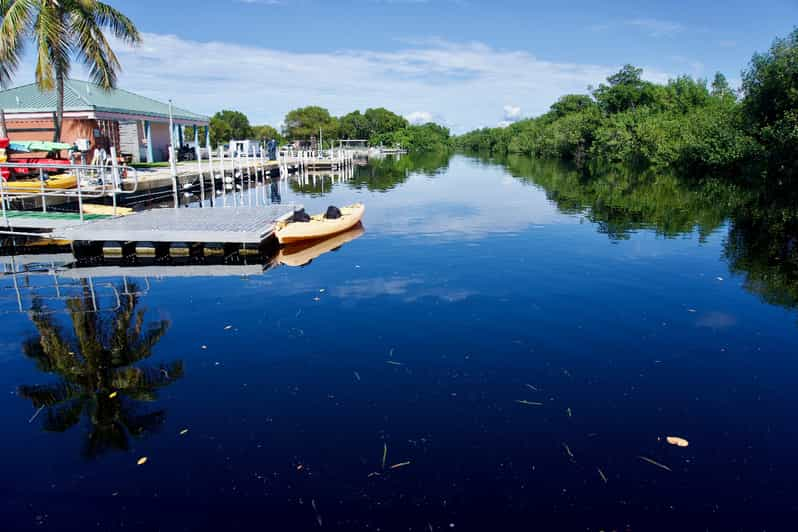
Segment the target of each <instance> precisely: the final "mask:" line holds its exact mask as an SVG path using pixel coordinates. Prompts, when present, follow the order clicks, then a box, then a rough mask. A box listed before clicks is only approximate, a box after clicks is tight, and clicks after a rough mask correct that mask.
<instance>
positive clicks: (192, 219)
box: [53, 205, 295, 244]
mask: <svg viewBox="0 0 798 532" xmlns="http://www.w3.org/2000/svg"><path fill="white" fill-rule="evenodd" d="M294 208H295V206H294V205H269V206H261V207H215V208H214V207H206V208H189V209H153V210H149V211H143V212H137V213H134V214H131V215H129V216H121V217H117V218H108V219H104V220H95V221H92V222H88V223H84V224H81V225H74V226H72V227H65V228H62V229H58V230H56V231H54V232H53V236H54V237H56V238H59V239H64V240H71V241H77V240H82V241H92V242H206V243H207V242H214V243H216V242H222V243H230V244H260V243H261V242H263V240H265V239H266V238H268V237H269V236H270V235H271V234H272V233H273V231H274V227H275V222H276V221H277V220H279V219H280V218H282V217H284V216H287V215H290V214H291V213H292V212H293V210H294Z"/></svg>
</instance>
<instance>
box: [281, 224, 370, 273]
mask: <svg viewBox="0 0 798 532" xmlns="http://www.w3.org/2000/svg"><path fill="white" fill-rule="evenodd" d="M364 232H365V230H364V229H363V225H362V224H360V223H358V224H357V225H355V226H354V227H353V228H351V229H349V230H347V231H344V232H343V233H338V234H337V235H333V236H331V237H329V238H325V239H322V240H306V241H304V242H297V243H295V244H288V245H286V246H284V247H283V248H282V249H280V253H279V254H278V256H277V262H278V263H279V264H284V265H285V266H292V267H297V266H306V265H308V264H310V263H311V261H312V260H313V259H315V258H317V257H319V256H320V255H324V254H325V253H329V252H330V251H336V250H337V249H338V248H340V247H341V246H343V245H344V244H346V243H348V242H351V241H352V240H354V239H356V238H359V237H360V235H362V234H363V233H364Z"/></svg>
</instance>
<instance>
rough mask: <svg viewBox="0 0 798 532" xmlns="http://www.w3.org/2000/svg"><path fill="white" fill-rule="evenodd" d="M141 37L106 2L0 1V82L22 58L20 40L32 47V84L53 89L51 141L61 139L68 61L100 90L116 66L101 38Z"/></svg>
mask: <svg viewBox="0 0 798 532" xmlns="http://www.w3.org/2000/svg"><path fill="white" fill-rule="evenodd" d="M106 32H108V34H109V35H112V36H113V37H115V38H117V39H119V40H120V41H122V42H125V43H129V44H138V43H140V42H141V35H140V34H139V31H138V30H137V29H136V26H135V25H134V24H133V22H132V21H131V20H130V19H129V18H127V17H126V16H125V15H124V14H122V13H121V12H120V11H117V10H116V9H114V8H113V7H111V6H110V5H108V4H106V3H104V2H98V1H96V0H60V1H57V0H0V86H5V85H6V83H7V82H8V80H9V79H10V78H11V76H12V74H13V73H14V72H15V71H16V70H17V67H18V66H19V63H20V62H21V61H22V59H23V57H25V45H26V42H27V41H28V40H30V41H33V43H34V44H35V46H34V49H35V50H36V57H35V60H36V84H37V85H38V87H39V89H40V90H42V91H51V90H55V92H56V104H55V106H56V111H55V133H54V140H55V141H60V140H61V125H62V123H63V120H64V81H65V80H67V79H69V74H70V70H71V67H72V61H73V60H75V59H77V60H78V61H80V62H81V63H83V64H84V65H85V66H87V67H88V70H89V76H90V78H91V80H92V81H93V82H94V83H96V84H98V85H100V86H101V87H102V88H103V89H112V88H114V87H115V86H116V79H117V75H118V73H119V70H120V69H121V65H120V64H119V60H118V59H117V57H116V54H114V51H113V49H112V48H111V43H110V42H108V39H107V38H106Z"/></svg>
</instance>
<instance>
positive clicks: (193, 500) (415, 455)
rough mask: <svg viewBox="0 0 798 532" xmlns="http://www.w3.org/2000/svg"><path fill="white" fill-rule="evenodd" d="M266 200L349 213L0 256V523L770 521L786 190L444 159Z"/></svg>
mask: <svg viewBox="0 0 798 532" xmlns="http://www.w3.org/2000/svg"><path fill="white" fill-rule="evenodd" d="M281 196H282V200H283V201H299V202H302V203H304V204H305V206H306V207H307V208H308V210H309V211H312V212H313V211H319V210H322V209H323V208H326V206H327V205H328V204H345V203H350V202H352V201H353V200H357V201H362V202H364V203H365V204H366V205H367V213H366V217H365V220H364V229H365V231H364V232H363V234H362V235H360V236H359V237H358V235H357V234H353V235H350V236H349V238H352V240H351V241H349V242H348V243H344V244H343V245H342V246H341V247H340V248H338V249H337V250H335V251H334V252H330V253H326V254H322V255H320V256H318V257H316V258H315V259H314V260H313V261H312V262H311V263H310V264H307V265H305V266H303V267H294V266H291V265H290V264H294V263H300V262H304V259H302V260H299V259H296V256H295V257H294V259H296V260H293V261H292V260H291V257H288V258H287V259H286V258H285V257H283V258H284V259H286V260H284V262H285V263H284V264H282V265H277V266H275V267H272V268H269V269H267V270H266V271H263V272H261V270H262V267H261V266H260V265H258V264H255V265H254V266H242V265H231V266H228V267H224V266H220V267H217V268H214V270H213V273H214V275H213V276H211V275H208V274H207V273H206V274H203V270H200V271H199V272H197V271H196V270H192V269H189V268H185V267H177V266H175V267H173V268H172V269H171V270H169V271H170V272H171V274H170V275H160V276H155V275H154V274H152V272H150V273H146V272H145V271H144V270H141V271H142V272H145V273H137V272H136V271H135V270H134V271H132V272H131V270H129V269H128V270H126V272H125V273H126V274H127V276H126V277H124V278H123V277H121V276H120V275H119V273H117V272H116V270H115V269H114V268H110V269H108V268H106V269H102V270H98V269H95V268H78V269H76V268H71V267H65V268H63V269H62V270H60V271H59V273H58V274H57V275H53V273H52V272H51V271H50V270H51V267H48V265H50V266H51V265H52V264H56V265H57V264H59V263H63V262H65V261H66V257H63V256H61V257H58V256H56V257H42V258H40V259H38V260H39V262H42V263H46V264H38V265H37V264H28V265H26V266H25V265H21V263H23V262H25V261H24V260H23V259H22V258H18V259H15V261H16V262H15V265H14V266H11V265H9V264H10V259H8V258H6V259H4V261H5V263H6V264H7V266H6V270H7V271H10V269H11V268H15V269H17V270H22V271H23V273H19V274H17V275H5V276H3V277H2V279H0V282H1V283H2V284H1V285H0V288H2V292H1V294H2V298H0V315H2V324H1V325H0V330H1V331H2V335H0V390H2V392H3V393H2V394H0V423H2V426H3V427H4V430H3V437H2V438H1V439H0V471H2V483H1V484H0V516H2V517H1V519H2V522H3V524H1V525H0V528H2V529H3V530H27V529H36V530H76V529H81V530H88V529H92V530H198V529H212V530H230V529H239V528H241V529H247V530H303V529H319V528H320V529H331V530H418V531H429V530H432V531H438V530H469V529H476V530H553V529H572V528H578V529H583V530H584V529H588V530H600V529H604V530H608V529H612V528H616V529H624V528H625V527H627V526H628V527H630V528H631V529H633V530H648V529H652V528H655V527H656V525H659V526H661V525H662V524H663V523H665V522H678V523H681V525H679V526H676V527H675V528H673V529H692V528H699V527H700V528H702V529H712V530H729V529H744V530H748V529H757V530H761V529H768V530H771V529H790V528H792V527H790V526H786V522H785V521H782V520H781V518H783V517H786V515H787V514H788V513H790V512H794V511H796V509H797V508H796V506H798V503H797V502H796V499H795V488H796V478H798V466H796V459H795V449H796V447H797V446H798V426H796V423H795V416H794V412H795V409H796V406H798V401H797V400H796V395H795V389H796V388H795V382H796V363H795V355H796V353H798V313H796V310H795V301H796V296H798V289H797V288H796V286H798V284H797V281H796V280H797V279H798V275H795V272H796V269H797V268H796V261H795V257H796V251H795V248H796V245H795V242H796V241H795V239H794V235H795V234H796V231H795V222H794V219H795V218H789V217H788V218H785V217H784V216H782V214H783V213H785V212H787V213H789V212H793V213H794V211H789V209H786V210H783V211H779V210H777V209H774V208H773V206H772V203H768V202H767V201H766V200H767V198H764V197H763V196H759V195H757V194H754V193H750V194H749V193H742V192H740V191H739V190H731V191H730V190H726V189H725V188H724V187H720V186H711V185H707V186H702V187H700V188H699V187H696V186H693V187H690V186H687V185H684V184H680V183H679V182H677V181H676V180H673V179H668V178H662V177H659V178H643V177H640V176H636V177H631V178H630V177H628V176H627V177H624V176H611V177H608V178H607V179H604V180H600V181H584V180H582V179H580V178H579V176H577V175H576V174H575V173H572V172H569V171H568V170H564V169H561V168H558V167H556V166H551V165H546V164H542V163H539V162H535V161H531V160H525V159H510V160H508V161H500V162H499V161H484V160H479V159H475V158H467V157H464V156H455V157H453V158H451V159H448V158H441V157H436V156H426V157H420V158H415V159H413V158H405V159H403V160H401V161H399V162H398V163H393V162H384V163H381V164H375V165H373V166H371V167H368V168H362V169H358V170H357V172H356V175H355V177H354V178H353V179H351V180H349V181H346V182H341V183H335V184H332V183H330V182H329V181H326V182H325V183H324V185H322V184H320V183H318V182H317V184H316V185H313V184H308V185H299V184H296V183H293V184H291V186H290V187H288V188H285V189H281ZM775 220H778V223H777V222H776V221H775ZM791 220H792V221H791ZM28 262H30V260H29V259H28ZM278 263H279V260H278V261H275V264H278ZM48 272H49V273H48ZM195 273H199V274H200V275H199V276H194V275H193V274H195ZM56 282H57V283H58V288H56ZM18 294H20V298H19V299H18V297H17V295H18ZM20 308H22V310H23V312H20ZM94 308H97V309H99V312H88V311H89V310H92V309H94ZM37 309H38V311H36V310H37ZM666 436H680V437H683V438H685V439H687V440H688V441H689V447H687V448H678V447H675V446H672V445H669V444H668V443H667V442H666V441H665V437H666ZM142 457H146V458H147V461H146V463H144V464H142V465H137V461H139V459H140V458H142ZM641 457H642V458H641ZM646 459H647V460H646ZM657 464H659V465H657ZM661 466H662V467H661ZM546 523H549V524H546ZM552 523H553V524H552ZM577 525H578V526H577ZM699 525H700V526H699Z"/></svg>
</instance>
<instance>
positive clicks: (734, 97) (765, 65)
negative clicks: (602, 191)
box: [453, 29, 798, 185]
mask: <svg viewBox="0 0 798 532" xmlns="http://www.w3.org/2000/svg"><path fill="white" fill-rule="evenodd" d="M642 73H643V71H642V70H641V69H639V68H636V67H634V66H632V65H626V66H624V67H623V68H622V69H621V70H620V71H619V72H617V73H616V74H613V75H611V76H610V77H608V78H607V82H606V83H602V84H600V85H599V86H598V87H596V88H590V87H589V88H588V90H589V91H590V94H568V95H565V96H563V97H561V98H560V99H559V100H558V101H557V102H555V103H554V104H553V105H552V106H551V108H550V110H549V111H548V112H547V113H545V114H543V115H541V116H538V117H536V118H529V119H524V120H521V121H518V122H515V123H513V124H511V125H510V126H507V127H504V128H502V127H496V128H484V129H479V130H475V131H471V132H469V133H466V134H464V135H461V136H458V137H455V138H454V139H453V146H454V147H455V148H456V149H459V150H463V151H467V152H481V153H483V154H488V155H513V154H516V155H528V156H532V157H537V158H542V159H556V160H562V161H567V162H571V163H573V164H574V165H575V166H576V167H577V168H578V169H580V170H582V171H583V172H584V173H586V174H588V175H600V174H603V173H605V172H606V171H607V169H608V168H612V167H615V166H619V165H621V166H625V167H627V168H631V169H635V170H645V169H653V170H659V171H662V170H666V171H671V172H673V173H675V174H677V175H680V176H684V177H692V178H701V177H719V178H726V179H731V180H737V179H739V178H740V177H743V178H747V179H748V180H754V181H761V180H762V179H765V180H766V182H768V183H769V184H774V183H775V184H779V185H781V184H783V183H785V182H787V181H792V180H793V179H795V178H796V177H798V29H795V30H793V32H792V33H791V34H790V35H789V36H788V37H786V38H781V39H776V40H775V41H774V43H773V45H772V46H771V48H770V50H769V51H768V52H767V53H764V54H759V53H757V54H754V56H753V58H752V59H751V62H750V63H749V65H748V67H747V68H746V70H744V71H743V76H742V87H741V89H740V91H739V92H738V91H735V90H734V89H732V88H731V87H730V85H729V83H728V81H727V80H726V77H725V76H724V75H723V74H721V73H717V74H716V75H715V77H714V79H713V81H712V83H711V84H709V86H708V83H707V81H706V80H703V79H693V78H691V77H690V76H680V77H678V78H676V79H672V80H670V81H669V82H668V83H666V84H657V83H652V82H649V81H645V80H643V79H642Z"/></svg>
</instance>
